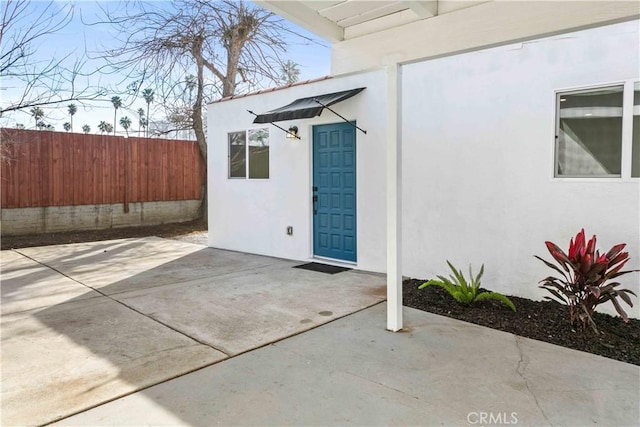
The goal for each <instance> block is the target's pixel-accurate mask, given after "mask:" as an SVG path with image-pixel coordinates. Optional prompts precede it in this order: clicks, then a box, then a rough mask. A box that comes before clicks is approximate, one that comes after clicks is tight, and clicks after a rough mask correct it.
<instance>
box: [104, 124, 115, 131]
mask: <svg viewBox="0 0 640 427" xmlns="http://www.w3.org/2000/svg"><path fill="white" fill-rule="evenodd" d="M105 129H106V132H107V133H111V132H112V131H113V132H114V134H115V131H114V130H113V126H112V125H111V123H107V126H105Z"/></svg>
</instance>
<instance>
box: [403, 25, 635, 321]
mask: <svg viewBox="0 0 640 427" xmlns="http://www.w3.org/2000/svg"><path fill="white" fill-rule="evenodd" d="M639 40H640V39H639V36H638V22H637V21H636V22H629V23H624V24H617V25H613V26H609V27H603V28H598V29H593V30H589V31H582V32H577V33H570V34H566V35H563V36H557V37H552V38H549V39H544V40H538V41H533V42H529V43H523V44H520V43H519V44H514V45H510V46H505V47H500V48H496V49H491V50H485V51H479V52H474V53H467V54H462V55H457V56H451V57H447V58H442V59H436V60H432V61H426V62H421V63H416V64H411V65H407V66H405V67H403V79H404V80H403V81H404V88H405V90H404V92H403V104H402V105H403V111H404V120H403V128H402V130H403V138H404V139H403V150H404V153H403V154H404V157H403V161H404V174H403V182H404V193H403V197H404V201H403V203H404V205H403V212H404V215H403V220H404V230H405V232H404V254H405V255H404V269H403V272H404V274H405V275H409V276H413V277H423V278H424V277H431V276H433V275H434V274H436V273H440V274H442V273H444V272H445V271H446V270H447V266H446V264H445V259H449V260H451V261H452V262H453V263H454V264H455V265H457V266H459V267H461V268H463V269H466V268H467V267H468V264H469V263H473V265H474V266H475V267H476V269H475V270H476V271H477V269H478V268H479V267H480V264H482V263H484V264H485V269H486V273H485V280H484V284H485V285H486V286H488V287H490V288H492V289H494V290H496V291H500V292H506V293H510V294H516V295H521V296H525V297H530V298H535V299H537V298H540V297H541V296H543V295H546V291H544V290H541V289H538V288H537V282H538V281H539V280H541V279H542V278H544V277H546V275H548V274H549V273H550V271H548V269H547V268H546V267H544V265H543V264H542V263H541V262H540V261H538V260H536V259H534V258H533V255H534V254H537V255H540V256H543V257H544V258H546V259H549V258H550V256H549V255H548V252H547V250H546V248H545V246H544V241H545V240H551V241H553V242H555V243H557V244H558V245H559V246H560V247H562V248H564V249H565V250H566V249H567V247H568V243H569V239H570V238H571V237H572V236H574V235H575V234H576V233H577V232H578V231H579V230H580V229H581V228H582V227H584V228H585V231H586V232H587V234H588V235H589V237H590V235H592V234H597V236H598V243H599V245H598V247H600V248H601V249H604V250H605V251H606V250H608V249H609V248H610V247H611V246H612V245H613V244H616V243H620V242H626V243H627V244H628V247H627V249H628V250H629V252H630V254H631V256H632V260H631V261H630V263H629V264H628V267H629V268H635V269H637V268H640V224H639V222H640V181H639V180H638V179H631V178H629V177H628V176H626V177H623V178H622V179H615V178H614V179H592V180H588V179H565V180H559V179H554V178H553V163H554V157H553V156H554V153H553V146H554V135H555V132H554V129H555V121H554V120H555V117H554V114H555V111H554V110H555V93H554V91H555V90H559V89H566V88H575V87H581V86H590V85H597V84H603V83H620V82H625V81H629V80H631V82H632V81H633V79H636V80H637V79H638V78H639V77H638V76H639V75H640V72H639V71H640V70H639V64H640V58H639V43H640V42H639ZM625 155H626V157H624V158H623V160H624V161H625V162H627V164H630V161H631V152H630V147H627V151H626V153H625ZM621 279H623V283H625V284H626V285H627V286H628V287H630V288H631V289H633V290H635V291H636V293H638V290H639V286H638V284H639V280H638V279H639V275H638V274H637V273H634V274H633V275H628V276H623V277H622V278H621ZM639 295H640V293H639ZM636 302H637V299H636ZM609 305H610V304H609ZM634 305H635V307H634V308H632V309H629V310H628V312H630V313H631V314H633V315H634V317H638V307H637V306H638V304H634ZM607 311H609V312H612V310H607Z"/></svg>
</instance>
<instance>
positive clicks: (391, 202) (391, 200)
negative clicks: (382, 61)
mask: <svg viewBox="0 0 640 427" xmlns="http://www.w3.org/2000/svg"><path fill="white" fill-rule="evenodd" d="M401 82H402V75H401V69H400V65H398V64H397V63H394V64H390V65H388V66H387V329H388V330H390V331H393V332H396V331H399V330H401V329H402V168H401V165H402V135H401V124H402V122H401V120H400V119H401V116H402V111H401V93H402V92H401V90H402V88H401Z"/></svg>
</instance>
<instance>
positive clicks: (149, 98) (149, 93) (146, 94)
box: [142, 88, 154, 137]
mask: <svg viewBox="0 0 640 427" xmlns="http://www.w3.org/2000/svg"><path fill="white" fill-rule="evenodd" d="M153 95H154V92H153V89H150V88H147V89H145V90H143V91H142V97H143V98H144V100H145V102H146V103H147V126H146V132H145V133H146V136H147V137H148V136H149V105H150V104H151V103H152V102H153Z"/></svg>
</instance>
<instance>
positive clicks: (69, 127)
mask: <svg viewBox="0 0 640 427" xmlns="http://www.w3.org/2000/svg"><path fill="white" fill-rule="evenodd" d="M62 127H63V128H64V130H66V131H67V132H69V131H70V130H71V123H69V122H64V123H63V124H62Z"/></svg>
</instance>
